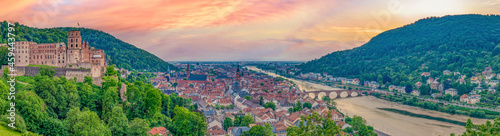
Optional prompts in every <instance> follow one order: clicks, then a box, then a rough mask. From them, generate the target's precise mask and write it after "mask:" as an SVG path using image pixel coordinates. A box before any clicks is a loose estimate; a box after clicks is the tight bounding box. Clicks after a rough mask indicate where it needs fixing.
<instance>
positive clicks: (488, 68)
mask: <svg viewBox="0 0 500 136" xmlns="http://www.w3.org/2000/svg"><path fill="white" fill-rule="evenodd" d="M492 71H493V69H491V67H486V68H484V71H483V75H491V72H492Z"/></svg>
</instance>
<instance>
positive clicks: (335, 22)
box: [0, 0, 500, 61]
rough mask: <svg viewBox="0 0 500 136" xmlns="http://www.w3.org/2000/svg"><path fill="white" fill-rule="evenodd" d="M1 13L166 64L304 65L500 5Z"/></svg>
mask: <svg viewBox="0 0 500 136" xmlns="http://www.w3.org/2000/svg"><path fill="white" fill-rule="evenodd" d="M0 5H2V9H0V18H1V19H2V20H7V21H12V22H20V23H22V24H25V25H28V26H32V27H39V28H47V27H65V26H69V27H77V22H79V24H80V27H86V28H93V29H98V30H102V31H104V32H107V33H110V34H112V35H114V36H116V37H117V38H119V39H121V40H123V41H125V42H128V43H131V44H133V45H135V46H137V47H139V48H142V49H145V50H147V51H149V52H151V53H153V54H155V55H157V56H158V57H160V58H162V59H164V60H166V61H214V60H217V61H233V60H245V61H263V60H266V61H268V60H269V61H274V60H276V61H278V60H299V61H306V60H311V59H314V58H319V57H321V56H323V55H326V54H328V53H330V52H333V51H338V50H345V49H351V48H354V47H358V46H361V45H362V44H363V43H366V42H367V41H368V40H369V39H370V38H371V37H373V36H375V35H377V34H379V33H381V32H383V31H385V30H389V29H393V28H397V27H401V26H403V25H405V24H409V23H413V22H415V21H417V20H418V19H421V18H425V17H429V16H444V15H455V14H500V0H43V1H39V0H2V1H0ZM90 46H92V45H90Z"/></svg>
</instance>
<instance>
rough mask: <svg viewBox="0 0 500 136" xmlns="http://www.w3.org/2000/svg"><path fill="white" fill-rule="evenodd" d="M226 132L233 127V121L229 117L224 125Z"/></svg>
mask: <svg viewBox="0 0 500 136" xmlns="http://www.w3.org/2000/svg"><path fill="white" fill-rule="evenodd" d="M223 127H224V130H226V131H227V128H229V127H233V120H232V119H231V118H229V117H226V118H225V119H224V124H223Z"/></svg>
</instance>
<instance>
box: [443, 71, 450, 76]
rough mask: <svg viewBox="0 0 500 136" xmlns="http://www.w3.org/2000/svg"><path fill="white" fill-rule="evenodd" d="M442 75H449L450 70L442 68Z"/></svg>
mask: <svg viewBox="0 0 500 136" xmlns="http://www.w3.org/2000/svg"><path fill="white" fill-rule="evenodd" d="M443 75H451V71H449V70H444V71H443Z"/></svg>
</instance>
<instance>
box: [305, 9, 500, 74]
mask: <svg viewBox="0 0 500 136" xmlns="http://www.w3.org/2000/svg"><path fill="white" fill-rule="evenodd" d="M499 54H500V16H499V15H453V16H444V17H429V18H425V19H421V20H418V21H416V22H415V23H413V24H409V25H405V26H403V27H400V28H396V29H393V30H389V31H386V32H383V33H381V34H379V35H377V36H375V37H373V38H372V39H371V40H370V41H369V42H368V43H366V44H364V45H362V46H360V47H357V48H354V49H351V50H344V51H338V52H333V53H330V54H328V55H326V56H323V57H321V58H320V59H315V60H311V61H309V62H306V63H303V64H300V65H298V68H300V69H302V73H305V72H328V73H329V74H332V75H334V76H341V77H357V78H362V79H364V80H374V81H377V80H376V79H377V77H379V75H382V76H385V75H388V76H390V77H391V78H393V79H398V78H401V79H400V80H408V79H404V78H410V79H412V78H414V77H417V74H419V73H421V72H429V71H433V72H434V73H435V72H442V71H443V70H451V71H458V72H462V73H463V74H472V73H475V72H480V71H482V70H484V68H485V67H488V66H490V67H492V68H493V70H494V71H493V72H495V73H498V72H500V59H499ZM431 76H432V75H431Z"/></svg>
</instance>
